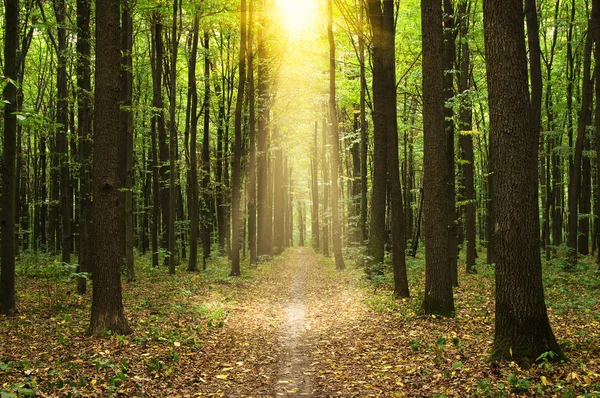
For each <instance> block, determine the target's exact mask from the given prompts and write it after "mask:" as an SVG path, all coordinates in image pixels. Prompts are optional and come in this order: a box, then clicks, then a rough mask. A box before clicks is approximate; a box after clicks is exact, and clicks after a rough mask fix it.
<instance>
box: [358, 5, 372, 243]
mask: <svg viewBox="0 0 600 398" xmlns="http://www.w3.org/2000/svg"><path fill="white" fill-rule="evenodd" d="M360 26H361V33H360V35H359V37H358V52H359V62H360V99H359V107H360V243H361V245H364V244H365V241H366V240H367V210H368V209H367V206H368V205H369V203H368V202H367V191H368V187H367V112H366V106H365V105H366V102H367V101H366V92H367V78H366V73H365V36H364V35H365V30H364V6H363V3H362V2H361V3H360Z"/></svg>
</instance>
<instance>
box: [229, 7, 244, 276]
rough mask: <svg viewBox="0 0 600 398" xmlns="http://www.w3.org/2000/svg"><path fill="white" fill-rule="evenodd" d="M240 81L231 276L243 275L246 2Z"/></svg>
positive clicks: (235, 143) (237, 107)
mask: <svg viewBox="0 0 600 398" xmlns="http://www.w3.org/2000/svg"><path fill="white" fill-rule="evenodd" d="M240 31H241V34H240V54H239V73H240V77H239V81H238V90H237V98H236V104H235V120H234V123H235V131H234V135H235V136H234V143H233V170H232V172H233V173H232V180H233V181H232V183H233V185H232V196H231V231H232V232H231V271H230V273H229V275H230V276H238V275H241V270H240V202H241V199H242V105H243V103H244V85H245V79H246V0H241V10H240Z"/></svg>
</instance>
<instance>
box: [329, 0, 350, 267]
mask: <svg viewBox="0 0 600 398" xmlns="http://www.w3.org/2000/svg"><path fill="white" fill-rule="evenodd" d="M332 3H333V1H332V0H328V1H327V37H328V39H329V122H330V124H331V149H332V151H331V223H332V225H331V235H332V241H333V255H334V257H335V268H336V269H338V270H342V269H344V268H346V265H345V264H344V257H343V256H342V232H341V225H340V214H339V203H340V200H339V192H338V189H339V181H338V171H339V165H340V133H339V126H338V120H337V109H336V105H335V42H334V41H333V4H332Z"/></svg>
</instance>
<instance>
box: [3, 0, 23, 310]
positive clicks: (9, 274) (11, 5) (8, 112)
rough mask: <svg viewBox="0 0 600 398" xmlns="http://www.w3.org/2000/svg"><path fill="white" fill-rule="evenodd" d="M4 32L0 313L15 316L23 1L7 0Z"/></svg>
mask: <svg viewBox="0 0 600 398" xmlns="http://www.w3.org/2000/svg"><path fill="white" fill-rule="evenodd" d="M4 5H5V14H4V16H5V18H6V21H5V23H6V30H5V32H4V76H5V77H6V78H9V79H11V81H9V82H4V84H5V85H4V90H3V100H4V140H3V151H2V158H1V159H0V172H1V173H2V212H1V219H0V231H1V232H0V233H1V234H2V235H1V238H2V258H1V264H0V313H2V314H7V315H13V314H14V313H15V312H16V311H17V308H16V303H15V245H16V241H15V213H16V203H15V194H16V187H17V181H16V172H15V167H16V152H17V115H16V114H15V112H16V106H17V86H16V83H15V82H16V81H17V73H18V70H19V67H18V61H17V47H18V45H19V0H6V1H5V2H4Z"/></svg>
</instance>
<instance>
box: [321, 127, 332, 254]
mask: <svg viewBox="0 0 600 398" xmlns="http://www.w3.org/2000/svg"><path fill="white" fill-rule="evenodd" d="M321 137H322V143H321V174H322V178H323V201H322V204H323V205H322V211H321V214H322V217H321V220H322V221H323V222H322V223H321V229H322V233H321V251H322V253H323V255H324V256H329V192H330V181H329V171H330V169H329V164H328V163H327V145H329V142H328V141H329V140H328V139H327V138H328V134H327V122H326V121H325V119H323V123H322V135H321Z"/></svg>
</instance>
